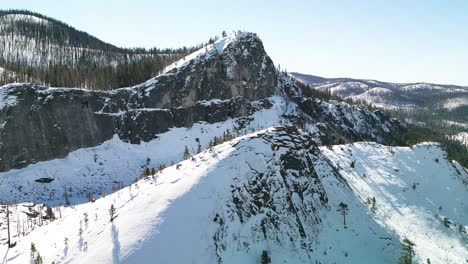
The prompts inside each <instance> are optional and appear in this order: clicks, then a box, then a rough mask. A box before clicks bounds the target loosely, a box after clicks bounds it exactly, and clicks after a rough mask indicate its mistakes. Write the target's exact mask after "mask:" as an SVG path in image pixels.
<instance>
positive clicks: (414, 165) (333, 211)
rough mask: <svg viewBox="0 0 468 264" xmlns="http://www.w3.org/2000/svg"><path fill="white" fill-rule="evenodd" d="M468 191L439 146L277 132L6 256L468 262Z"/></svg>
mask: <svg viewBox="0 0 468 264" xmlns="http://www.w3.org/2000/svg"><path fill="white" fill-rule="evenodd" d="M168 133H170V132H168ZM51 162H54V161H51ZM62 163H63V161H62ZM97 181H99V180H97ZM467 183H468V173H467V171H466V169H464V168H462V167H461V166H460V165H458V164H457V163H456V162H451V161H449V160H447V159H446V154H445V153H444V152H443V151H442V150H441V149H440V148H439V146H438V145H436V144H422V145H418V146H414V147H413V148H408V147H403V148H401V147H386V146H382V145H378V144H375V143H358V144H351V145H337V146H333V147H331V148H330V149H329V148H327V147H321V148H318V147H317V146H316V144H315V141H314V137H313V136H312V135H311V134H309V133H307V132H305V131H302V130H298V129H297V128H295V127H292V126H285V127H276V128H270V129H267V130H262V131H260V132H256V133H252V134H249V135H247V136H241V137H239V138H236V139H234V140H232V141H228V142H226V143H224V144H221V145H219V146H216V147H213V148H210V149H209V150H206V151H203V152H201V153H200V154H197V155H195V156H193V157H192V158H190V159H188V160H186V161H182V162H180V163H178V164H176V165H173V166H171V167H169V168H166V169H164V170H162V171H160V172H158V173H156V174H155V175H154V176H148V177H146V178H144V179H142V180H140V181H138V182H136V183H133V184H131V185H130V186H129V187H126V188H124V189H121V190H119V191H117V192H114V193H112V194H110V195H107V196H105V197H103V198H100V199H98V200H97V201H96V202H93V203H86V204H82V205H77V206H73V207H65V208H64V207H60V212H59V211H58V209H55V215H56V216H57V217H58V219H57V220H54V221H51V222H50V223H48V222H49V220H44V222H46V223H45V224H44V225H43V226H41V227H35V229H34V230H33V231H30V230H27V231H26V233H27V234H25V235H24V236H23V235H21V236H20V237H16V236H15V237H14V240H15V241H16V242H17V243H18V244H17V245H16V246H15V247H14V248H12V249H10V250H9V251H8V252H6V249H7V248H6V247H2V248H1V249H0V250H2V251H1V253H0V254H1V255H2V256H3V255H5V260H6V261H7V263H25V262H28V261H30V259H31V254H30V247H31V243H34V244H35V246H36V248H37V251H38V252H39V254H40V255H41V256H42V258H43V260H44V261H45V263H47V262H55V263H70V262H71V263H150V262H151V263H153V262H157V263H258V262H259V261H260V256H261V254H262V252H263V251H267V252H268V254H269V256H270V258H271V260H272V263H362V261H363V260H365V261H366V262H367V263H395V262H397V261H398V258H399V256H400V255H401V254H402V252H401V249H400V245H399V243H400V242H399V241H400V240H402V239H403V238H408V239H410V240H412V241H414V242H415V243H416V246H415V254H416V256H415V259H416V261H417V263H423V262H426V260H427V259H430V261H431V263H462V262H464V261H465V259H466V258H467V257H468V253H467V252H466V243H467V238H468V237H467V235H466V233H464V232H463V231H460V230H462V229H461V228H462V227H463V228H466V225H467V223H466V219H467V216H468V215H467V210H466V209H467V207H466V206H467V205H466V198H467V190H466V184H467ZM414 186H416V187H414ZM372 199H374V201H375V202H374V204H373V205H372V203H371V202H369V201H372ZM341 202H344V203H346V204H347V205H348V212H347V214H346V225H344V223H343V220H344V219H343V216H342V215H341V214H340V212H338V211H337V210H338V209H339V207H338V205H339V204H340V203H341ZM111 205H114V207H115V208H116V217H115V220H114V221H113V222H111V221H110V215H109V212H108V210H109V208H110V207H111ZM27 208H30V204H29V205H28V204H20V205H18V206H17V208H16V210H14V212H15V218H14V219H22V218H24V215H23V216H21V214H22V211H25V212H27V211H28V210H29V209H27ZM33 211H34V210H33ZM59 215H60V216H59ZM16 216H17V217H16ZM44 216H45V214H44ZM445 218H447V220H445V223H444V219H445ZM21 221H24V220H20V222H21ZM447 223H448V224H447ZM16 224H17V223H13V226H14V227H15V226H16ZM446 225H448V226H446ZM15 228H16V227H15ZM21 228H22V227H21V224H20V225H19V229H20V230H21ZM23 228H24V226H23ZM2 233H3V232H2Z"/></svg>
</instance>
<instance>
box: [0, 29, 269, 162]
mask: <svg viewBox="0 0 468 264" xmlns="http://www.w3.org/2000/svg"><path fill="white" fill-rule="evenodd" d="M276 78H277V76H276V71H275V67H274V65H273V62H272V61H271V59H270V58H269V57H268V55H267V54H266V53H265V50H264V48H263V45H262V42H261V41H260V39H259V38H258V37H257V35H255V34H251V33H239V34H238V36H236V38H235V39H234V40H232V42H230V43H229V44H228V45H226V46H225V47H222V49H221V48H213V49H211V50H208V51H207V52H206V53H204V54H202V55H200V56H198V57H197V58H195V59H193V60H190V61H188V62H187V63H185V64H184V65H182V66H180V67H178V68H175V69H173V70H171V71H169V72H167V73H164V74H162V75H160V76H158V77H156V78H153V79H151V80H149V81H147V82H146V83H143V84H141V85H138V86H135V87H132V88H122V89H118V90H115V91H111V92H99V91H88V90H82V89H54V88H46V87H39V86H35V85H31V84H22V85H9V86H4V87H2V88H0V89H1V93H0V171H7V170H10V169H14V168H21V167H24V166H27V165H29V164H32V163H35V162H38V161H44V160H49V159H54V158H61V157H64V156H66V155H67V154H68V153H69V152H70V151H73V150H76V149H79V148H83V147H91V146H96V145H98V144H100V143H102V142H104V141H106V140H108V139H110V138H112V136H113V135H114V134H118V135H119V137H120V138H121V139H123V140H125V141H128V142H131V143H139V142H140V141H141V140H143V141H149V140H151V139H154V138H155V137H156V135H157V134H158V133H162V132H165V131H167V130H168V129H169V128H171V127H181V126H185V127H189V126H191V125H192V124H193V123H194V122H198V121H206V122H219V121H223V120H226V119H227V118H231V117H239V116H243V115H246V114H249V113H252V111H253V106H252V105H251V104H250V102H251V101H254V100H261V99H263V98H266V97H269V96H271V95H273V94H274V93H275V90H276V83H277V80H276ZM256 105H257V104H256ZM266 106H268V105H266ZM260 107H261V105H260Z"/></svg>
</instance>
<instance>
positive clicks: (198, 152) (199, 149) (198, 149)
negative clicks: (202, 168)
mask: <svg viewBox="0 0 468 264" xmlns="http://www.w3.org/2000/svg"><path fill="white" fill-rule="evenodd" d="M200 152H201V145H200V144H198V148H197V154H200Z"/></svg>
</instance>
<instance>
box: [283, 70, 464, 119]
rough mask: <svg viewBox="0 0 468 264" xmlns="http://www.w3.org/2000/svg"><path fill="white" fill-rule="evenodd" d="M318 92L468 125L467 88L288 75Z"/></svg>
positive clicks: (404, 114) (409, 113)
mask: <svg viewBox="0 0 468 264" xmlns="http://www.w3.org/2000/svg"><path fill="white" fill-rule="evenodd" d="M290 75H291V76H293V77H294V78H296V79H298V80H300V81H302V82H304V83H305V84H307V85H309V86H310V88H312V89H316V90H320V91H330V93H331V94H332V95H335V96H337V97H340V98H342V99H348V100H352V101H355V102H359V103H364V104H368V105H372V106H374V107H378V108H381V109H385V110H388V111H391V112H394V113H396V114H399V115H401V116H402V117H404V118H416V119H417V120H419V121H431V120H432V121H444V120H446V121H455V122H459V123H464V124H467V125H468V87H466V86H458V85H442V84H431V83H423V82H419V83H390V82H381V81H376V80H364V79H352V78H323V77H319V76H315V75H308V74H301V73H296V72H292V73H290Z"/></svg>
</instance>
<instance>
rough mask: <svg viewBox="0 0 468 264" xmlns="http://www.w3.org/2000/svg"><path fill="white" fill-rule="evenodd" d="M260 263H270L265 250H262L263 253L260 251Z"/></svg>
mask: <svg viewBox="0 0 468 264" xmlns="http://www.w3.org/2000/svg"><path fill="white" fill-rule="evenodd" d="M261 263H262V264H269V263H271V258H270V256H269V255H268V251H266V250H263V251H262V257H261Z"/></svg>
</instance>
